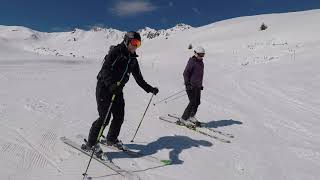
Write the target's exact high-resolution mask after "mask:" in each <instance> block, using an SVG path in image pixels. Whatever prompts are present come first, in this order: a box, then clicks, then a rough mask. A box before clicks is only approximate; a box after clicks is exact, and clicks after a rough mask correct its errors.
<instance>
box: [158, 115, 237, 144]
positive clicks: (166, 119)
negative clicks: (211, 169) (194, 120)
mask: <svg viewBox="0 0 320 180" xmlns="http://www.w3.org/2000/svg"><path fill="white" fill-rule="evenodd" d="M159 119H160V120H162V121H165V122H168V123H171V124H175V125H179V126H183V127H186V128H188V129H190V130H192V131H194V132H197V133H199V134H202V135H204V136H207V137H210V138H213V139H215V140H218V141H220V142H223V143H231V141H229V140H226V139H223V138H220V137H217V136H215V135H212V134H209V133H206V132H204V131H202V130H201V129H199V128H198V127H188V126H185V125H183V124H181V123H178V122H179V121H177V122H176V121H171V120H169V119H168V118H166V117H163V116H160V117H159Z"/></svg>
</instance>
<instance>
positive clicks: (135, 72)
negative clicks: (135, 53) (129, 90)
mask: <svg viewBox="0 0 320 180" xmlns="http://www.w3.org/2000/svg"><path fill="white" fill-rule="evenodd" d="M134 63H135V64H134V68H133V71H132V75H133V77H134V79H135V80H136V82H137V84H138V85H139V86H140V87H141V88H142V89H144V90H145V91H146V92H147V93H150V92H152V93H153V94H154V95H157V94H158V92H159V89H158V88H156V87H152V86H150V85H149V84H148V83H147V82H146V81H145V80H144V79H143V76H142V74H141V71H140V67H139V63H138V61H137V60H135V62H134Z"/></svg>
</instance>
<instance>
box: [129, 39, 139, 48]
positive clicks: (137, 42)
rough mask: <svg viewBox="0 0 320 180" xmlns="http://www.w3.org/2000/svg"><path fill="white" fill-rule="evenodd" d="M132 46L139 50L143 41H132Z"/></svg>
mask: <svg viewBox="0 0 320 180" xmlns="http://www.w3.org/2000/svg"><path fill="white" fill-rule="evenodd" d="M130 44H131V45H132V46H134V47H136V48H138V47H140V46H141V41H140V40H138V39H132V40H131V41H130Z"/></svg>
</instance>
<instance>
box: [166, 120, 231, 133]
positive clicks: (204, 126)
mask: <svg viewBox="0 0 320 180" xmlns="http://www.w3.org/2000/svg"><path fill="white" fill-rule="evenodd" d="M168 116H169V117H172V118H176V119H177V120H179V119H180V118H179V117H178V116H177V115H175V114H168ZM198 128H201V129H206V130H208V131H211V132H214V133H218V134H220V135H222V136H225V137H228V138H234V135H232V134H229V133H225V132H222V131H218V130H215V129H211V128H208V127H206V123H204V122H200V126H199V127H198Z"/></svg>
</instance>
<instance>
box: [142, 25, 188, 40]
mask: <svg viewBox="0 0 320 180" xmlns="http://www.w3.org/2000/svg"><path fill="white" fill-rule="evenodd" d="M192 28H193V27H192V26H190V25H187V24H183V23H179V24H177V25H175V26H174V27H172V28H170V29H166V30H163V29H160V30H155V29H152V28H149V27H145V28H143V29H140V30H138V32H139V33H140V34H141V36H142V37H143V38H146V39H153V38H156V37H165V38H168V36H170V35H172V34H175V33H177V32H181V31H186V30H190V29H192Z"/></svg>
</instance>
